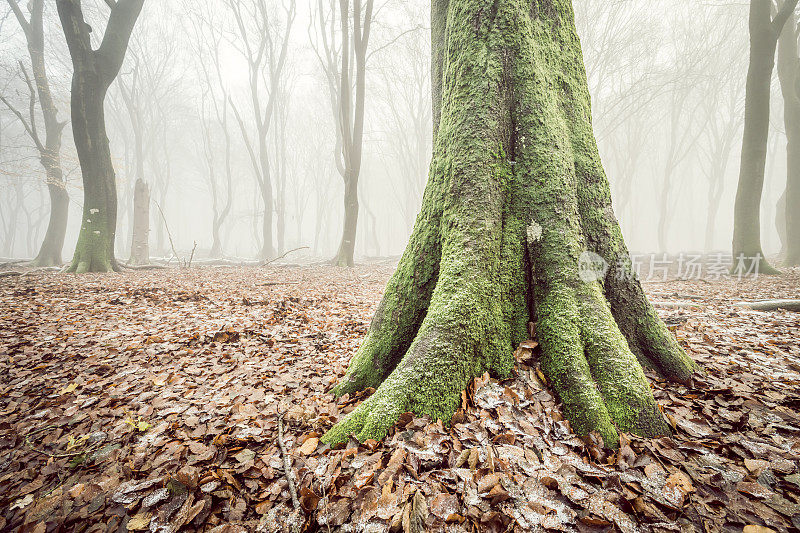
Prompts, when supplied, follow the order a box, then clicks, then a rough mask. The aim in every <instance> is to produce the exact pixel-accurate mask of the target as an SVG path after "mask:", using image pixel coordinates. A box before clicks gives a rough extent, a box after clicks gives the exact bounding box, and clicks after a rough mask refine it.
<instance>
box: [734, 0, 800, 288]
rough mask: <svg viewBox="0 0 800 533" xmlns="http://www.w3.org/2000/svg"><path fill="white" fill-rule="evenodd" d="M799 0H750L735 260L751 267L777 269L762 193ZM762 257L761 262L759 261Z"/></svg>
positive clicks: (766, 271)
mask: <svg viewBox="0 0 800 533" xmlns="http://www.w3.org/2000/svg"><path fill="white" fill-rule="evenodd" d="M797 1H798V0H785V1H784V2H783V5H782V6H781V8H780V11H779V12H778V14H777V15H776V16H775V17H774V18H773V17H772V16H771V15H770V9H771V6H772V0H751V2H750V64H749V67H748V70H747V92H746V97H745V119H744V138H743V140H742V159H741V166H740V168H739V186H738V189H737V191H736V204H735V206H734V213H733V214H734V222H733V224H734V226H733V264H734V267H736V266H737V264H738V258H740V257H742V258H744V265H745V266H746V267H748V268H755V267H757V268H758V271H759V273H762V274H777V273H779V272H778V271H777V270H775V269H774V268H772V266H771V265H770V264H769V262H768V261H767V260H766V258H765V257H764V251H763V250H762V248H761V195H762V193H763V188H764V170H765V167H766V162H767V140H768V136H769V100H770V83H771V80H772V70H773V68H774V66H775V48H776V46H777V43H778V35H780V33H781V30H782V29H783V26H784V24H785V23H786V20H787V19H788V18H789V16H790V15H791V13H792V12H793V11H794V8H795V6H797ZM756 258H759V259H758V264H757V265H753V263H754V262H756V260H757V259H756Z"/></svg>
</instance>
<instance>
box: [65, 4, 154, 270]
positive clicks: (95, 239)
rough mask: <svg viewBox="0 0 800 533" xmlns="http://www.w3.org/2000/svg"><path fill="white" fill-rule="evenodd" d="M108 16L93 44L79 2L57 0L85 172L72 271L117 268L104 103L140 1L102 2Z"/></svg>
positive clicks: (114, 205)
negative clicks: (96, 43)
mask: <svg viewBox="0 0 800 533" xmlns="http://www.w3.org/2000/svg"><path fill="white" fill-rule="evenodd" d="M106 3H107V4H108V6H109V7H110V9H111V14H110V16H109V19H108V24H107V25H106V30H105V34H104V36H103V40H102V42H101V44H100V47H99V48H97V49H96V50H95V49H93V48H92V43H91V32H92V28H91V26H89V24H88V23H87V22H86V20H85V18H84V15H83V10H82V6H81V0H56V5H57V6H58V15H59V17H60V19H61V25H62V27H63V29H64V36H65V37H66V40H67V46H68V47H69V52H70V57H71V58H72V64H73V67H74V70H73V75H72V102H71V112H72V113H71V114H72V133H73V137H74V139H75V147H76V149H77V151H78V159H79V160H80V164H81V171H82V174H83V195H84V201H83V217H82V220H81V230H80V234H79V236H78V244H77V246H76V248H75V255H74V257H73V258H72V264H71V266H70V271H71V272H78V273H80V272H107V271H109V270H116V269H118V268H119V267H118V266H117V261H116V259H115V257H114V238H115V235H116V226H117V189H116V175H115V173H114V165H113V163H112V161H111V151H110V149H109V145H108V136H107V134H106V123H105V111H104V109H103V103H104V101H105V97H106V93H107V92H108V88H109V86H110V85H111V83H112V82H113V81H114V79H116V77H117V74H119V70H120V68H121V67H122V62H123V60H124V59H125V52H126V51H127V49H128V41H129V40H130V36H131V33H132V32H133V27H134V25H135V24H136V20H137V18H138V17H139V14H140V13H141V11H142V5H143V4H144V0H118V1H115V0H106Z"/></svg>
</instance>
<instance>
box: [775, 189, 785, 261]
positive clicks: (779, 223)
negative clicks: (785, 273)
mask: <svg viewBox="0 0 800 533" xmlns="http://www.w3.org/2000/svg"><path fill="white" fill-rule="evenodd" d="M775 230H776V232H777V233H778V239H779V240H780V241H781V251H780V254H779V257H781V258H782V259H783V260H784V261H785V260H786V248H787V244H788V243H787V242H786V191H785V190H784V191H783V193H782V194H781V197H780V198H778V203H777V204H776V205H775Z"/></svg>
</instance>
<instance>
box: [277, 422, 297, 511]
mask: <svg viewBox="0 0 800 533" xmlns="http://www.w3.org/2000/svg"><path fill="white" fill-rule="evenodd" d="M278 447H279V448H280V449H281V459H283V472H284V474H286V481H287V482H288V483H289V495H290V496H291V497H292V505H293V506H294V508H295V510H297V509H300V500H298V499H297V487H296V486H295V481H294V473H293V472H292V463H291V462H290V461H289V453H288V452H287V451H286V444H284V442H283V413H281V414H279V415H278Z"/></svg>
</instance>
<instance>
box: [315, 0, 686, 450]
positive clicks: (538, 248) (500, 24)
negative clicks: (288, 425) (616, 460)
mask: <svg viewBox="0 0 800 533" xmlns="http://www.w3.org/2000/svg"><path fill="white" fill-rule="evenodd" d="M489 4H491V5H492V9H491V10H490V12H486V11H485V8H486V6H487V5H489ZM445 5H448V6H449V7H448V10H449V11H448V13H447V16H446V20H447V49H446V51H445V52H444V54H442V56H443V57H444V58H443V62H444V63H443V65H444V67H443V70H444V72H445V73H444V79H445V80H446V83H445V84H444V88H443V95H442V110H441V120H440V122H439V129H438V133H437V138H436V147H435V150H434V157H433V161H432V164H431V179H430V180H429V184H428V186H427V188H426V192H425V197H424V199H423V208H422V212H421V213H420V215H419V216H418V218H417V223H416V225H415V228H414V232H413V234H412V237H411V239H410V242H409V245H408V247H407V249H406V252H405V254H404V255H403V258H402V259H401V261H400V264H399V266H398V269H397V271H396V272H395V275H394V276H393V277H392V279H391V281H390V282H389V284H388V286H387V289H386V293H385V295H384V298H383V300H382V302H381V304H380V306H379V307H378V310H377V311H376V313H375V318H374V319H373V322H372V324H371V325H370V330H369V333H368V335H367V337H366V339H365V341H364V343H363V344H362V346H361V348H360V350H359V351H358V353H357V354H356V356H355V358H354V359H353V361H352V363H351V365H350V368H349V369H348V372H347V375H346V376H345V379H344V380H343V381H342V382H341V384H340V385H339V386H338V387H336V389H335V393H336V394H344V393H350V392H354V391H358V390H363V389H365V388H367V387H375V388H376V389H377V390H376V392H375V393H374V394H373V395H372V396H371V397H370V398H368V399H367V400H365V401H364V402H363V403H362V404H361V405H359V406H358V407H357V408H356V409H355V410H354V411H352V412H351V413H350V414H349V415H348V416H347V417H345V418H344V419H343V420H341V421H340V422H339V423H338V424H336V425H335V426H334V427H333V428H332V429H331V430H329V431H328V433H326V434H325V435H324V437H323V440H324V441H325V442H327V443H331V444H333V443H338V442H344V441H345V440H347V438H348V437H349V436H350V435H355V436H356V438H358V439H359V440H362V441H363V440H366V439H370V438H372V439H379V438H382V437H383V436H385V435H386V434H387V432H388V431H389V429H390V428H391V427H392V425H393V424H394V423H395V421H396V420H397V419H398V417H399V416H400V415H401V414H402V413H404V412H406V411H413V412H414V413H416V414H418V415H428V416H430V417H432V418H434V419H441V420H443V421H445V422H448V421H449V420H450V419H451V418H452V415H453V413H454V412H455V410H456V409H457V407H458V406H459V404H460V395H461V392H462V391H463V390H464V388H465V387H466V386H467V385H468V383H469V382H470V380H471V379H473V378H474V377H477V376H480V375H481V374H483V373H484V372H486V371H489V372H491V373H492V374H493V375H494V376H496V377H499V378H503V377H507V376H508V375H509V374H510V371H511V369H512V367H513V356H512V353H513V350H514V348H515V347H516V346H517V345H518V344H519V343H520V342H522V341H523V340H525V339H526V338H528V332H527V324H528V322H529V321H531V320H533V321H535V322H536V332H537V338H538V340H539V342H540V344H541V346H542V353H543V356H542V359H541V364H542V369H543V370H544V372H545V374H546V375H547V377H548V378H549V379H550V381H551V382H552V385H553V388H554V389H555V392H556V393H557V394H558V397H559V398H560V400H561V402H562V403H563V409H564V412H565V414H566V415H567V418H568V419H569V420H570V422H571V423H572V426H573V428H574V429H575V431H576V432H578V433H579V434H587V433H590V432H597V433H599V434H600V435H601V436H602V437H603V439H604V441H605V443H606V444H607V445H609V446H616V445H618V443H619V433H620V432H635V433H638V434H639V435H643V436H655V435H664V434H667V433H669V426H668V425H667V424H666V422H665V420H664V418H663V415H662V414H661V413H660V411H659V409H658V406H657V405H656V402H655V400H654V398H653V395H652V392H651V389H650V385H649V383H648V382H647V379H646V377H645V375H644V370H643V368H642V365H647V366H650V367H652V368H654V369H656V370H657V371H658V372H660V373H661V374H662V375H663V376H664V377H665V378H667V379H670V380H674V381H679V382H687V381H689V380H690V378H691V375H692V372H693V371H694V368H695V365H694V363H693V362H692V360H691V359H690V358H689V357H688V356H687V355H686V354H685V353H684V351H683V349H682V348H681V347H680V346H679V345H678V343H677V341H676V340H675V338H674V337H673V336H672V334H671V333H670V332H669V330H668V329H667V327H666V325H665V324H664V323H663V322H662V321H661V320H660V319H659V317H658V315H657V314H656V312H655V310H654V309H653V307H652V305H650V303H649V302H648V301H647V298H646V297H645V295H644V292H643V290H642V287H641V285H640V283H639V281H638V280H637V279H636V278H635V277H634V276H633V273H632V272H631V273H630V274H629V275H626V273H625V272H623V270H625V268H626V267H630V259H629V257H628V252H627V249H626V247H625V243H624V240H623V238H622V234H621V231H620V229H619V225H618V223H617V221H616V219H615V218H614V215H613V211H612V209H611V193H610V189H609V186H608V180H607V179H606V177H605V174H604V172H603V168H602V165H601V163H600V157H599V154H598V151H597V146H596V143H595V140H594V135H593V132H592V127H591V120H590V117H591V110H590V108H589V94H588V88H587V83H586V79H585V70H584V69H583V64H582V57H581V52H580V44H579V42H578V39H577V36H576V35H575V31H574V20H573V18H572V17H573V14H572V8H571V2H569V1H566V0H556V1H553V2H548V3H547V5H548V6H549V7H548V8H547V9H544V8H542V7H540V5H544V3H534V6H535V7H536V8H535V9H533V10H532V9H531V6H530V2H527V1H524V0H501V1H499V2H494V3H493V4H492V3H490V2H483V1H481V0H459V1H451V2H450V3H449V4H447V3H445ZM537 6H539V7H537ZM440 15H441V14H440ZM443 20H444V19H443ZM440 52H442V51H441V50H440ZM434 57H439V56H437V53H436V52H435V53H434ZM434 70H435V69H434ZM587 254H589V256H590V257H591V258H592V261H593V263H592V264H594V259H597V261H596V262H597V263H598V264H601V265H602V263H605V268H602V269H601V271H600V272H598V273H594V275H593V276H589V277H587V276H586V275H585V274H586V272H585V271H584V270H585V269H584V264H583V263H584V259H585V256H586V255H587ZM589 274H592V272H589ZM637 359H638V360H637ZM640 363H641V364H640Z"/></svg>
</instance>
